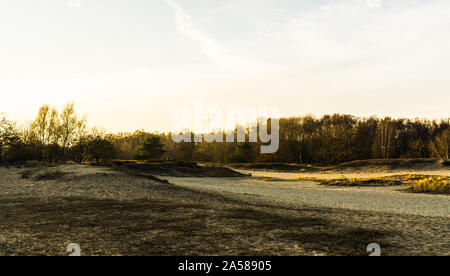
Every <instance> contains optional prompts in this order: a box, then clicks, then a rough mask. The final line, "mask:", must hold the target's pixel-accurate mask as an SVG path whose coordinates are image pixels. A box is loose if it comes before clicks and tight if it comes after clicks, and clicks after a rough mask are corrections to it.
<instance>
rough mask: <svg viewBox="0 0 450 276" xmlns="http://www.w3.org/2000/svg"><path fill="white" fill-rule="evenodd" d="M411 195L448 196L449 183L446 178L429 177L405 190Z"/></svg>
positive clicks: (449, 190) (449, 192) (449, 191)
mask: <svg viewBox="0 0 450 276" xmlns="http://www.w3.org/2000/svg"><path fill="white" fill-rule="evenodd" d="M406 190H407V191H409V192H413V193H429V194H447V195H448V194H450V182H449V178H448V177H444V176H430V177H427V178H424V179H421V180H417V181H415V182H414V183H413V184H412V185H411V187H409V188H408V189H406Z"/></svg>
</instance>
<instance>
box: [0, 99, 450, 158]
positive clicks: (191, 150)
mask: <svg viewBox="0 0 450 276" xmlns="http://www.w3.org/2000/svg"><path fill="white" fill-rule="evenodd" d="M260 146H261V144H260V143H249V142H246V143H217V142H213V143H207V142H200V143H186V142H182V143H175V142H173V141H172V137H171V134H170V133H164V134H161V133H148V132H145V131H142V130H139V131H136V132H134V133H119V134H111V133H107V132H106V131H101V130H99V129H98V128H88V127H87V124H86V118H84V117H83V118H79V117H78V116H77V114H76V113H75V111H74V106H73V104H68V105H67V106H66V107H65V108H64V109H63V110H62V111H61V112H58V111H57V110H55V109H54V108H50V107H49V106H43V107H41V108H40V110H39V113H38V115H37V117H36V119H35V120H34V121H33V122H31V123H29V124H27V125H25V126H22V127H18V126H17V125H16V124H15V123H14V122H11V121H8V120H7V119H6V118H4V117H3V118H0V163H11V162H26V161H30V160H39V161H45V162H61V163H64V162H67V161H73V162H77V163H83V162H86V161H94V162H97V163H98V162H100V161H105V160H112V159H121V160H134V159H139V160H160V159H163V160H179V161H197V162H215V163H229V162H238V163H241V162H282V163H302V164H322V165H331V164H339V163H343V162H347V161H353V160H365V159H373V158H377V159H379V158H383V159H389V158H439V159H449V147H450V121H449V119H446V120H441V121H429V120H419V119H415V120H410V119H392V118H389V117H387V118H383V119H379V118H376V117H371V118H358V117H354V116H350V115H340V114H335V115H326V116H323V117H321V118H316V117H314V116H305V117H293V118H284V119H281V120H280V148H279V150H278V152H276V153H274V154H261V153H260Z"/></svg>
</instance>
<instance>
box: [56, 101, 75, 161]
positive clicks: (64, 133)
mask: <svg viewBox="0 0 450 276" xmlns="http://www.w3.org/2000/svg"><path fill="white" fill-rule="evenodd" d="M60 122H61V123H60V126H59V128H60V135H61V157H62V160H63V162H66V161H67V156H66V151H67V148H68V147H70V146H71V145H72V143H73V140H74V134H75V130H76V129H77V115H76V113H75V109H74V104H73V103H68V104H67V105H66V107H64V109H63V111H62V112H61V115H60Z"/></svg>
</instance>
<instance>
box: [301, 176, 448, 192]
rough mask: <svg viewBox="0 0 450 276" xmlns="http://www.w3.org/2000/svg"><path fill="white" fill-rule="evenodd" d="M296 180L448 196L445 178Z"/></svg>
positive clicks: (403, 177) (405, 177) (446, 179)
mask: <svg viewBox="0 0 450 276" xmlns="http://www.w3.org/2000/svg"><path fill="white" fill-rule="evenodd" d="M297 180H311V181H317V182H320V184H321V185H326V186H345V187H352V186H354V187H356V186H360V187H374V186H376V187H387V186H402V185H410V186H409V187H408V188H407V189H405V190H404V191H409V192H414V193H430V194H450V184H449V178H448V177H447V176H429V175H414V174H408V175H395V176H385V177H366V178H347V177H344V176H343V177H341V178H339V179H317V178H298V179H297Z"/></svg>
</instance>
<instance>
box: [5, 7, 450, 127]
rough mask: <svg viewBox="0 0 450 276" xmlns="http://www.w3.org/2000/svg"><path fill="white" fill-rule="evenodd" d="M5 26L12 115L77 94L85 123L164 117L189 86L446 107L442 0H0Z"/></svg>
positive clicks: (343, 102)
mask: <svg viewBox="0 0 450 276" xmlns="http://www.w3.org/2000/svg"><path fill="white" fill-rule="evenodd" d="M78 4H79V5H78ZM0 35H1V36H0V94H1V97H0V112H4V113H6V114H7V115H8V117H9V118H11V119H14V120H18V121H19V122H23V121H25V120H30V119H32V118H33V117H34V116H35V114H36V113H37V110H38V107H39V106H40V105H42V104H46V103H47V104H50V105H53V106H55V107H58V108H61V107H62V106H63V105H64V104H65V103H66V102H68V101H74V102H75V105H76V108H77V110H78V112H79V113H82V114H84V113H86V114H87V115H88V119H89V121H90V123H91V124H92V125H99V126H103V127H105V128H106V129H109V130H112V131H121V130H123V131H132V130H135V129H140V128H144V129H146V130H168V129H170V128H171V127H172V126H173V125H174V124H175V123H176V122H174V121H173V119H172V118H171V114H172V112H173V110H174V108H176V107H183V106H185V107H188V108H193V104H194V100H195V99H199V100H202V101H203V102H204V105H205V106H209V105H212V106H218V107H220V108H224V109H225V108H226V107H229V106H235V107H238V106H256V107H260V106H268V107H271V106H276V107H279V110H280V112H281V114H282V115H284V116H288V115H304V114H308V113H312V114H314V115H317V116H321V115H323V114H327V113H335V112H339V113H348V114H353V115H358V116H371V115H377V116H385V115H388V116H393V117H412V118H414V117H420V118H423V117H426V118H448V117H450V112H449V110H450V109H449V103H450V1H448V0H336V1H326V0H182V1H181V0H127V1H125V0H120V1H119V0H80V1H77V0H40V1H31V0H14V1H11V0H0Z"/></svg>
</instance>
